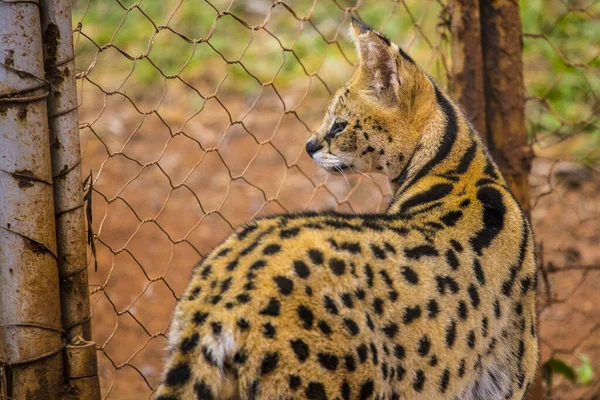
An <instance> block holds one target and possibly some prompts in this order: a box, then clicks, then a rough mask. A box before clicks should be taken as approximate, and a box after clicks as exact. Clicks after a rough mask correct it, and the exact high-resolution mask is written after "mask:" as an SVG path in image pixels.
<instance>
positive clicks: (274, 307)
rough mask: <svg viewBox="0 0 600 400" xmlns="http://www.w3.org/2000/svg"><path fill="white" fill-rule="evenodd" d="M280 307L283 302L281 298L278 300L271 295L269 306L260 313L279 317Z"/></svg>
mask: <svg viewBox="0 0 600 400" xmlns="http://www.w3.org/2000/svg"><path fill="white" fill-rule="evenodd" d="M280 308H281V304H280V302H279V300H277V299H276V298H274V297H271V299H270V300H269V304H267V306H266V307H265V308H263V309H262V310H260V314H261V315H269V316H271V317H277V316H279V310H280Z"/></svg>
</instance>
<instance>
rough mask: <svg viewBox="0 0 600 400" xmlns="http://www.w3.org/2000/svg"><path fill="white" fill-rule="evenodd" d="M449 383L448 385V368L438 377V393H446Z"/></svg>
mask: <svg viewBox="0 0 600 400" xmlns="http://www.w3.org/2000/svg"><path fill="white" fill-rule="evenodd" d="M449 383H450V370H449V369H448V368H446V369H445V370H444V371H443V372H442V375H441V376H440V386H439V389H440V392H442V393H446V390H447V389H448V384H449Z"/></svg>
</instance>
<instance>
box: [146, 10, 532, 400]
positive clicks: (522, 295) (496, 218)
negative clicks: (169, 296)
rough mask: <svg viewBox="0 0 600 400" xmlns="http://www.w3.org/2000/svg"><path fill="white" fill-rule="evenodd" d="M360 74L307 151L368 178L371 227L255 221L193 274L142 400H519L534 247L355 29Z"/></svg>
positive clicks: (483, 155)
mask: <svg viewBox="0 0 600 400" xmlns="http://www.w3.org/2000/svg"><path fill="white" fill-rule="evenodd" d="M352 32H353V34H354V40H355V43H356V47H357V51H358V54H359V57H360V66H359V68H358V69H357V71H356V73H355V74H354V76H353V77H352V79H351V80H350V82H349V83H348V84H347V85H346V86H345V87H343V88H341V89H340V90H339V91H338V92H337V94H336V95H335V96H334V98H333V100H332V102H331V104H330V106H329V109H328V111H327V115H326V116H325V118H324V121H323V124H322V126H321V128H320V129H319V130H318V132H317V133H315V134H314V135H313V137H312V138H311V139H310V141H309V142H308V144H307V151H309V153H310V154H311V155H312V157H313V158H314V159H315V161H316V162H317V163H318V164H319V165H321V166H322V167H323V168H325V169H327V170H329V171H331V172H333V173H335V172H336V171H339V170H346V171H347V172H349V173H351V172H353V171H355V170H359V171H361V172H381V173H384V174H386V175H387V176H388V177H389V179H390V181H391V183H392V185H393V187H394V189H395V195H394V197H393V200H392V201H391V204H390V206H389V208H388V210H387V212H386V213H383V214H363V215H352V214H339V213H335V212H324V213H301V214H291V215H279V216H273V217H269V218H264V219H261V220H257V221H254V222H252V223H250V224H248V225H246V226H244V227H242V228H241V229H239V230H238V231H237V233H235V234H234V235H232V236H231V237H229V238H228V239H227V240H225V241H224V242H223V243H221V244H220V245H219V246H217V247H216V248H215V249H214V250H213V251H212V252H211V253H210V254H209V255H208V256H207V257H206V258H205V259H204V260H203V261H202V262H201V263H200V264H199V265H198V266H197V267H196V269H195V271H194V273H193V276H192V279H191V282H190V284H189V286H188V288H187V290H186V291H185V293H184V295H183V297H182V298H181V299H180V301H179V303H178V305H177V308H176V311H175V317H174V321H173V326H172V330H171V333H170V338H169V343H170V346H171V354H170V356H169V360H168V361H167V364H166V367H165V372H164V376H163V381H162V383H161V385H160V386H159V388H158V390H157V399H160V400H173V399H193V398H196V399H202V400H209V399H295V398H298V399H389V400H396V399H401V398H402V399H407V398H410V399H413V398H414V399H417V398H421V399H442V398H449V399H464V400H471V399H522V398H523V397H524V395H525V393H526V391H527V388H528V387H529V385H530V383H531V381H532V378H533V376H534V373H535V369H536V364H537V353H538V345H537V339H536V331H535V326H536V320H535V286H536V275H535V262H534V244H533V243H534V241H533V237H532V233H531V229H530V226H529V223H528V221H527V218H526V217H525V215H524V214H523V212H522V211H521V209H520V207H519V205H518V203H517V201H516V200H515V198H514V197H513V195H512V194H511V192H510V190H509V188H508V187H507V184H506V181H505V180H504V179H503V177H502V175H501V174H500V172H499V170H498V169H497V167H496V165H495V164H494V162H493V161H492V159H491V158H490V156H489V154H488V153H487V151H486V149H485V147H484V145H483V144H482V142H481V140H480V138H479V136H478V135H477V134H476V133H475V132H474V131H473V128H472V126H471V124H470V123H469V122H468V121H467V119H466V118H465V116H464V115H463V113H462V111H461V110H460V108H459V107H458V106H456V104H455V103H454V102H453V101H452V100H451V99H450V98H449V97H448V96H447V95H446V94H445V93H444V92H443V91H442V90H441V89H439V88H438V87H437V86H436V84H435V83H434V82H433V81H432V80H431V79H430V78H429V77H428V76H427V75H426V74H425V73H423V72H422V70H421V69H420V68H419V67H418V66H417V65H416V64H415V63H414V61H413V60H412V59H410V58H409V57H408V56H407V55H406V54H405V53H404V52H403V51H402V50H400V49H399V48H398V47H397V46H396V45H395V44H393V43H391V42H390V41H389V40H387V39H386V38H384V37H382V36H381V35H380V34H378V33H376V32H374V31H372V30H371V29H370V28H368V27H366V26H364V25H362V24H360V23H358V22H357V21H354V22H353V24H352Z"/></svg>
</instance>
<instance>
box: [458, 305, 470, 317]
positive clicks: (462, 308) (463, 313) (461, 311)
mask: <svg viewBox="0 0 600 400" xmlns="http://www.w3.org/2000/svg"><path fill="white" fill-rule="evenodd" d="M457 309H458V317H459V318H460V319H462V320H465V319H467V316H468V315H469V309H468V307H467V303H465V301H464V300H459V302H458V307H457Z"/></svg>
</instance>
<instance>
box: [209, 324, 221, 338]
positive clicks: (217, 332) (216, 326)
mask: <svg viewBox="0 0 600 400" xmlns="http://www.w3.org/2000/svg"><path fill="white" fill-rule="evenodd" d="M210 326H211V329H212V333H213V335H215V336H219V335H220V334H221V331H222V330H223V325H222V324H221V323H220V322H213V323H211V324H210Z"/></svg>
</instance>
